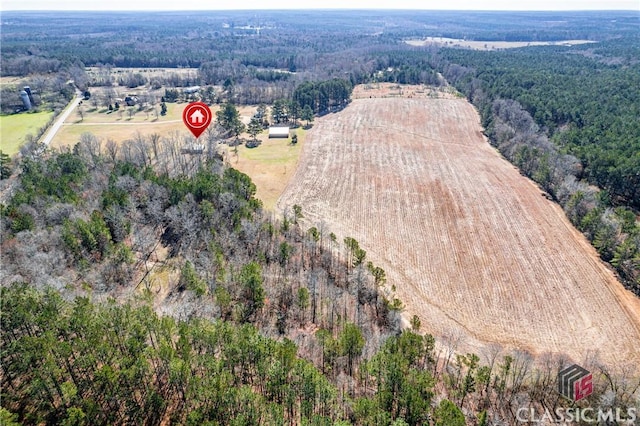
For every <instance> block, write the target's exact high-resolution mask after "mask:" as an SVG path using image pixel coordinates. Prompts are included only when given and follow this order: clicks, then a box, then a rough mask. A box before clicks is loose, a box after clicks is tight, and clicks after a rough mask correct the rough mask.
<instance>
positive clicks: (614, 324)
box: [277, 92, 640, 364]
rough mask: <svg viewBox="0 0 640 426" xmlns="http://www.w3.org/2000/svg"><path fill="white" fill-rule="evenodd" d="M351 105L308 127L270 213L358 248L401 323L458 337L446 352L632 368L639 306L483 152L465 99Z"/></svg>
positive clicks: (535, 196)
mask: <svg viewBox="0 0 640 426" xmlns="http://www.w3.org/2000/svg"><path fill="white" fill-rule="evenodd" d="M414 94H415V93H414ZM369 96H371V97H369ZM382 96H384V95H382ZM354 98H355V100H354V101H353V102H352V103H351V104H350V105H349V106H348V107H347V108H346V109H345V110H343V111H341V112H339V113H336V114H330V115H327V116H325V117H322V118H320V119H317V120H316V124H315V126H314V128H313V129H312V130H310V131H309V132H308V134H307V139H306V143H305V146H304V148H303V152H302V155H301V158H300V161H299V163H298V168H297V170H296V173H295V174H294V176H293V179H292V180H291V181H290V183H289V185H288V186H287V188H286V189H285V191H284V193H283V194H282V196H281V197H280V199H279V201H278V204H277V208H278V209H280V210H283V209H285V208H287V207H290V206H292V205H293V204H299V205H301V206H302V207H303V212H304V215H305V220H306V221H307V223H308V224H309V226H311V225H312V224H313V225H316V224H318V223H320V222H326V223H327V224H328V228H329V229H330V230H331V231H333V232H335V233H336V234H337V235H338V237H339V241H342V239H343V238H344V237H345V236H351V237H354V238H355V239H356V240H358V242H359V243H360V246H361V247H362V248H364V249H365V250H367V252H368V255H367V259H368V260H372V261H373V262H374V263H375V264H376V265H379V266H381V267H383V268H384V269H385V271H386V272H387V277H388V286H390V285H392V284H393V285H395V286H396V288H397V295H398V297H399V298H400V299H401V300H402V301H403V302H404V304H405V306H406V311H405V316H406V317H410V316H411V315H413V314H417V315H418V316H419V317H420V318H421V320H422V326H423V329H424V330H425V331H428V332H430V333H433V334H434V335H436V336H445V335H452V334H453V335H459V336H462V342H461V346H460V347H459V348H458V349H459V350H462V351H467V350H470V351H475V352H478V351H479V350H481V348H482V346H484V345H485V344H487V343H489V342H497V343H499V344H501V345H504V346H505V347H507V348H522V349H526V350H528V351H530V352H532V353H534V354H536V353H537V354H540V353H543V352H554V353H565V354H567V355H569V356H570V357H571V358H573V359H574V360H575V361H576V362H580V360H583V359H584V358H585V357H587V356H592V355H594V353H597V354H598V355H599V357H600V359H601V360H602V361H604V362H605V363H625V364H627V363H630V362H636V360H637V362H638V363H640V350H639V349H638V348H640V301H639V300H638V299H637V298H635V297H634V296H633V295H632V294H631V293H630V292H627V291H626V290H625V289H624V288H623V287H622V285H621V284H620V283H619V282H618V281H617V280H616V278H615V276H614V275H613V274H612V273H611V272H610V271H609V270H608V269H607V267H606V266H605V265H604V264H603V263H602V262H601V261H600V260H599V258H598V256H597V254H596V253H595V251H594V250H593V248H592V247H591V246H590V245H589V243H588V242H587V240H586V239H585V238H584V237H583V236H582V235H581V234H580V233H579V232H577V231H576V230H575V229H574V228H573V227H572V226H571V224H570V223H569V222H568V220H567V219H566V218H565V216H564V214H563V212H562V210H561V209H560V207H559V206H557V205H555V204H554V203H552V202H551V201H549V200H547V199H546V198H545V197H544V196H542V194H541V191H540V189H538V187H537V186H536V185H535V184H534V183H532V182H531V181H530V180H528V179H527V178H525V177H523V176H522V175H520V174H519V172H518V170H516V169H515V168H514V167H513V166H512V165H511V164H509V163H508V162H507V161H506V160H504V159H503V158H501V157H500V155H499V154H498V153H497V152H496V151H495V150H494V149H493V148H492V147H491V146H490V145H489V143H488V142H487V141H486V139H485V138H484V136H483V134H482V129H481V127H480V122H479V117H478V115H477V113H476V111H475V109H474V108H473V107H472V106H471V105H470V104H469V103H468V102H466V101H465V100H464V99H453V98H451V97H449V98H437V99H434V98H428V97H426V96H425V97H422V98H420V97H414V96H412V97H411V98H408V97H404V98H402V97H393V98H389V97H386V98H385V97H380V96H377V97H376V96H374V95H367V93H364V94H363V93H362V92H357V93H354Z"/></svg>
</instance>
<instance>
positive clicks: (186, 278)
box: [0, 11, 640, 426]
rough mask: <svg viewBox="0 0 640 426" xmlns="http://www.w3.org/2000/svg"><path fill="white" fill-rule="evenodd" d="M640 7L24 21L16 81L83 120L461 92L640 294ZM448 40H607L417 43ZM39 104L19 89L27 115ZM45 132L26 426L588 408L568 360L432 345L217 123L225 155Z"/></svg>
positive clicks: (615, 401)
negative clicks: (384, 92)
mask: <svg viewBox="0 0 640 426" xmlns="http://www.w3.org/2000/svg"><path fill="white" fill-rule="evenodd" d="M354 13H357V16H354ZM637 18H638V16H637V13H635V12H597V13H594V12H571V13H569V12H553V13H551V12H548V13H544V12H538V13H504V12H500V13H499V12H486V13H480V12H475V13H464V14H460V13H454V12H407V11H384V12H381V11H361V12H344V11H326V12H322V13H319V12H308V11H295V12H291V11H287V12H283V11H260V12H255V11H252V12H211V13H205V14H198V15H194V14H190V13H186V12H185V13H180V12H163V13H153V14H140V13H112V12H108V13H107V12H104V13H95V14H88V13H81V12H77V13H74V12H65V13H62V12H61V13H56V14H55V16H52V15H51V14H49V13H36V12H33V13H22V12H6V13H5V12H3V14H2V16H1V18H0V19H1V25H2V31H1V33H0V37H1V42H2V51H1V52H0V56H1V59H2V70H1V73H2V75H3V76H19V77H24V78H26V79H27V80H26V82H28V83H29V84H30V86H31V87H32V88H33V89H34V90H33V92H34V97H35V100H36V102H35V103H36V106H37V107H38V108H49V109H52V110H57V111H59V110H60V109H61V108H62V107H63V106H64V105H65V103H66V102H67V101H68V100H69V99H71V98H72V97H73V96H74V92H75V90H76V88H77V89H80V90H82V91H84V90H92V87H94V86H100V87H110V86H114V87H115V86H122V87H127V88H136V87H149V88H153V89H156V90H159V89H162V91H163V93H164V94H165V97H166V99H164V100H163V101H165V100H166V102H173V101H180V102H182V101H185V100H187V98H186V97H184V96H185V95H184V91H183V90H178V89H179V88H182V87H190V86H193V85H202V86H204V87H203V90H202V93H203V96H205V95H206V96H207V98H206V99H205V100H206V101H207V102H210V103H214V102H225V104H224V105H223V107H224V108H225V110H227V109H228V110H229V111H230V112H235V114H231V116H232V118H235V119H237V111H235V108H233V105H234V104H259V103H264V104H270V105H273V109H272V113H273V111H275V112H276V114H274V115H273V116H272V119H273V121H274V122H278V121H279V120H280V119H282V120H285V121H286V120H293V121H294V122H295V121H296V120H297V119H298V118H300V119H302V120H306V121H307V122H309V121H310V120H312V119H313V114H325V113H329V112H334V111H337V110H339V109H340V108H343V107H345V106H346V105H347V104H348V103H349V100H350V94H351V90H352V88H353V86H354V85H355V84H359V83H369V82H380V81H385V82H394V83H398V84H429V85H452V86H454V87H455V88H456V89H457V90H458V91H459V92H460V93H461V94H462V95H463V96H466V97H467V98H468V99H469V100H470V101H471V102H472V103H473V104H474V105H475V106H476V107H477V109H478V111H479V112H480V114H481V119H482V121H483V125H484V127H485V131H486V134H487V136H488V137H489V139H490V141H491V143H492V144H493V145H494V146H496V148H497V149H499V150H500V152H501V153H502V154H503V155H504V156H505V157H506V158H508V159H509V160H510V161H511V162H513V163H514V164H515V165H517V166H518V167H519V169H520V170H521V171H522V173H523V174H525V175H526V176H528V177H530V178H531V179H533V180H535V181H536V182H537V183H538V184H539V185H540V187H541V189H542V190H543V191H544V192H545V194H547V196H548V197H550V198H552V199H554V200H555V201H557V202H558V203H559V204H560V205H561V206H562V207H563V208H564V210H565V212H566V214H567V216H568V217H569V218H570V219H571V221H572V222H573V223H574V224H575V226H576V227H577V228H578V229H579V230H580V231H581V232H583V233H584V234H585V235H586V236H587V237H588V238H589V239H590V240H591V241H592V243H593V244H594V246H595V247H596V249H597V250H598V252H599V253H600V255H601V257H602V258H603V259H604V260H605V261H608V262H610V263H611V265H612V266H613V267H614V268H615V270H616V271H617V272H618V274H619V276H620V277H621V279H622V281H623V282H624V283H625V285H626V286H628V287H629V288H631V289H632V290H633V291H635V292H636V293H637V294H639V295H640V225H638V221H637V214H638V209H639V208H640V192H639V191H640V181H639V180H638V179H639V177H640V121H638V117H639V116H640V110H639V108H640V106H639V104H638V99H640V62H639V61H638V58H639V57H640V27H639V25H638V19H637ZM187 22H188V25H187V24H186V23H187ZM427 36H436V37H451V38H460V39H466V40H482V41H484V40H503V41H557V40H570V39H584V40H590V41H594V42H596V43H592V44H585V45H574V46H542V47H526V48H520V49H512V50H502V51H473V50H465V49H453V48H438V47H435V46H424V47H415V46H411V45H409V44H407V43H406V41H407V40H409V39H421V38H424V37H427ZM89 66H91V67H93V68H94V71H93V72H91V73H90V72H88V70H87V69H86V67H89ZM114 67H125V68H126V67H142V68H148V67H170V68H175V69H176V71H179V69H180V68H193V70H192V72H187V73H184V72H181V73H178V72H176V73H173V74H172V73H168V74H167V75H166V76H165V77H154V78H147V77H146V76H145V75H144V74H143V73H141V72H139V70H134V69H132V70H131V72H127V73H124V74H121V75H120V76H119V77H118V78H114V77H113V76H112V75H111V70H112V69H113V68H114ZM18 93H19V92H18V91H17V90H16V87H13V86H11V85H4V84H3V87H2V93H0V99H1V101H2V102H1V106H2V112H3V113H13V112H15V110H16V105H18V106H19V105H20V102H21V101H20V99H19V96H18ZM182 97H184V98H182ZM108 103H110V100H108V102H107V104H108ZM263 107H264V105H263ZM221 117H224V114H221ZM235 119H234V120H231V121H230V123H231V124H233V123H236V121H237V120H235ZM236 124H237V123H236ZM228 133H229V134H232V135H234V134H235V135H236V136H237V134H236V133H237V132H236V131H235V130H234V126H232V125H230V129H228ZM31 139H32V140H31V142H32V143H29V144H26V145H25V148H24V149H23V150H22V153H21V154H22V155H21V157H19V158H14V159H12V160H11V162H12V164H11V167H8V166H7V164H8V161H9V159H8V158H6V156H4V155H3V156H2V157H1V163H2V164H1V166H2V178H3V179H4V178H7V177H9V176H11V179H12V186H8V185H6V184H3V185H5V186H3V188H12V190H11V191H4V192H3V193H2V204H0V244H1V247H0V248H1V251H2V268H0V283H1V284H2V295H1V299H0V300H1V302H2V310H1V317H0V318H1V321H2V323H1V325H0V345H1V346H0V366H1V367H0V380H1V383H0V388H1V392H2V395H1V402H2V408H0V423H2V424H42V423H47V424H68V425H71V424H75V425H79V424H158V423H179V424H194V425H195V424H314V425H325V424H326V425H329V424H339V425H340V424H345V425H346V424H358V425H388V424H395V425H403V424H410V425H420V424H433V425H442V426H445V425H446V426H452V425H463V424H474V425H489V424H496V425H498V424H513V423H514V422H515V421H516V413H517V412H518V409H520V408H523V407H524V408H526V409H531V410H534V411H535V412H536V413H542V412H544V410H545V409H547V410H550V411H554V410H555V409H556V408H567V407H568V406H569V405H570V404H569V403H568V402H567V401H565V400H562V399H560V398H559V397H558V394H557V391H556V389H555V387H556V381H555V378H556V375H557V372H558V371H559V370H560V369H562V368H563V367H565V366H566V365H567V363H568V362H569V360H567V359H565V358H564V357H563V356H562V355H561V354H553V355H551V354H544V355H542V356H540V357H538V358H535V359H534V358H533V357H532V356H531V355H530V354H528V353H526V352H524V351H517V352H508V351H505V350H502V349H501V348H499V347H497V346H496V347H493V348H491V349H490V350H488V351H486V352H483V353H478V354H459V353H456V339H455V336H435V337H434V336H429V335H422V334H421V333H420V328H421V325H420V323H419V321H417V318H414V320H413V321H411V324H409V325H407V326H405V327H402V326H401V312H402V309H403V306H402V301H401V300H398V299H397V298H396V296H395V294H394V291H393V288H394V287H393V285H394V283H386V276H385V272H384V270H383V269H381V268H380V267H378V266H376V265H374V264H372V263H371V262H369V261H368V259H367V253H366V251H365V250H363V249H362V248H361V247H360V246H359V244H358V242H357V241H355V240H354V239H353V238H349V237H347V238H345V239H343V240H340V239H338V238H337V237H336V235H335V234H334V233H332V231H331V229H330V224H326V223H320V224H316V226H313V227H311V228H309V229H302V227H301V225H300V223H301V222H300V219H301V218H302V217H303V216H304V206H295V207H294V208H293V210H292V211H288V212H286V213H285V215H284V217H282V218H276V217H274V216H273V215H272V214H271V213H269V212H266V211H264V210H263V209H262V206H261V202H260V201H259V200H257V199H256V198H255V185H254V184H253V183H252V182H251V180H250V179H249V178H248V176H246V175H244V174H242V173H240V172H238V171H236V170H234V169H232V168H230V167H229V166H228V164H225V162H224V161H223V159H222V158H220V157H218V156H217V155H215V150H214V149H211V148H212V147H213V146H215V144H217V140H216V139H215V137H213V136H211V135H205V136H204V137H203V139H202V140H204V142H205V143H206V144H207V145H208V149H207V150H206V152H207V153H208V155H207V156H200V155H188V154H184V153H183V152H182V148H183V147H184V143H185V141H184V140H183V139H182V138H180V137H179V136H178V135H160V134H152V135H150V136H142V135H140V136H139V137H137V138H136V140H132V141H128V142H126V143H123V144H121V145H119V144H115V143H113V142H107V143H102V141H100V140H99V139H98V138H96V137H95V136H93V135H91V134H89V133H86V134H83V135H82V136H81V137H80V140H79V141H73V142H78V144H77V145H76V146H75V148H73V149H72V150H68V151H61V152H56V151H44V150H42V149H41V148H42V147H38V146H37V144H36V143H35V139H36V138H31ZM190 142H193V141H190ZM3 182H5V183H6V180H3ZM384 284H387V285H384ZM584 367H586V368H588V369H589V370H590V371H593V372H596V374H594V380H595V382H594V389H595V392H594V394H593V395H592V396H591V397H589V398H588V401H586V403H587V404H588V406H590V407H601V408H603V409H607V408H610V407H614V406H615V407H620V408H622V409H625V408H627V407H633V406H634V403H635V402H634V401H635V400H634V398H636V399H637V392H638V388H637V384H636V383H637V378H636V379H635V381H634V379H633V377H632V376H631V375H632V372H633V366H618V368H617V369H612V368H611V367H610V366H603V365H599V364H598V363H597V362H596V361H592V362H591V363H585V365H584ZM636 405H637V404H636Z"/></svg>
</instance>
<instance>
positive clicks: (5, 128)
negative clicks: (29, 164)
mask: <svg viewBox="0 0 640 426" xmlns="http://www.w3.org/2000/svg"><path fill="white" fill-rule="evenodd" d="M52 115H53V112H50V111H43V112H35V113H21V114H12V115H3V116H0V141H1V143H0V149H2V152H4V153H6V154H9V155H14V154H16V153H17V152H18V151H19V150H20V146H21V145H22V144H23V143H24V138H25V136H26V135H28V134H32V135H36V134H37V133H38V130H39V129H40V128H41V127H42V126H44V125H45V124H47V123H48V122H49V120H50V118H51V116H52Z"/></svg>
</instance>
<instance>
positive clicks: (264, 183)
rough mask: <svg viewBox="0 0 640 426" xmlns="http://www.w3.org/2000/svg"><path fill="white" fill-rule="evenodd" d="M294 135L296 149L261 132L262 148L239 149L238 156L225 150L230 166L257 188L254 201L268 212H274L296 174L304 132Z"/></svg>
mask: <svg viewBox="0 0 640 426" xmlns="http://www.w3.org/2000/svg"><path fill="white" fill-rule="evenodd" d="M295 132H296V133H297V134H298V143H297V144H296V145H291V139H269V138H268V136H267V132H266V131H264V132H262V134H260V135H258V139H260V140H261V141H262V144H261V145H260V146H258V147H257V148H247V147H245V146H244V145H241V146H238V152H237V155H236V153H235V148H231V147H228V148H227V157H226V158H227V160H228V161H229V164H230V165H231V166H232V167H234V168H236V169H238V170H240V171H241V172H243V173H246V174H247V175H249V176H250V177H251V180H252V181H253V182H254V183H255V184H256V187H257V191H256V197H257V198H259V199H260V200H262V202H263V204H264V207H265V208H266V209H268V210H273V208H274V206H275V204H276V202H277V201H278V198H280V195H281V194H282V192H283V191H284V189H285V187H286V186H287V183H288V182H289V180H290V179H291V177H292V176H293V174H294V173H295V171H296V167H297V165H298V159H299V158H300V153H301V152H302V147H303V146H304V139H305V135H306V131H305V130H303V129H302V128H298V129H295Z"/></svg>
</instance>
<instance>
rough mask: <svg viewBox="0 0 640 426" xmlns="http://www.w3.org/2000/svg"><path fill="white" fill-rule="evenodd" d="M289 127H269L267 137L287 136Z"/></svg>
mask: <svg viewBox="0 0 640 426" xmlns="http://www.w3.org/2000/svg"><path fill="white" fill-rule="evenodd" d="M288 137H289V127H269V139H271V138H288Z"/></svg>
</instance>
